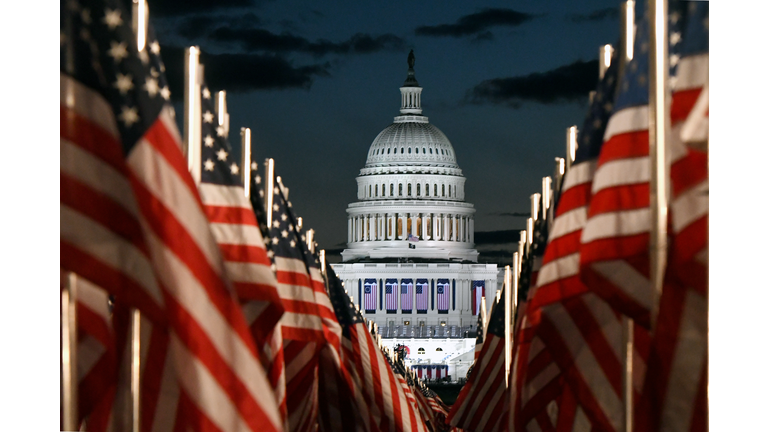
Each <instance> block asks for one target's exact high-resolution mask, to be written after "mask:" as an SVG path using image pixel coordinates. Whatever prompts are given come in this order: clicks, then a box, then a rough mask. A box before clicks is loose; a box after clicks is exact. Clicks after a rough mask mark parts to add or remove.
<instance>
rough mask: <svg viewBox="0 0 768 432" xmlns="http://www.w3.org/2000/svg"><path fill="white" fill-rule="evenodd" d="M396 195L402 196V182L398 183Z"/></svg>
mask: <svg viewBox="0 0 768 432" xmlns="http://www.w3.org/2000/svg"><path fill="white" fill-rule="evenodd" d="M398 195H399V196H403V184H402V183H400V184H399V185H398Z"/></svg>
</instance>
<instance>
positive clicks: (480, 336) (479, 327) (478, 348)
mask: <svg viewBox="0 0 768 432" xmlns="http://www.w3.org/2000/svg"><path fill="white" fill-rule="evenodd" d="M483 332H485V329H484V328H483V316H482V315H480V314H477V337H476V338H475V361H477V358H478V357H479V356H480V351H481V350H482V349H483Z"/></svg>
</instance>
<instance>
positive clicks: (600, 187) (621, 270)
mask: <svg viewBox="0 0 768 432" xmlns="http://www.w3.org/2000/svg"><path fill="white" fill-rule="evenodd" d="M650 173H651V169H650V157H649V152H648V106H647V105H643V106H637V107H629V108H624V109H621V110H619V111H617V112H615V113H614V114H613V115H612V116H611V118H610V119H609V120H608V125H607V126H606V130H605V135H604V137H603V146H602V148H601V150H600V156H599V158H598V161H597V168H596V169H595V174H594V179H593V181H592V196H591V199H590V202H589V210H588V215H587V222H586V224H585V225H584V228H583V231H582V233H581V243H582V244H581V257H580V259H581V278H582V280H584V281H585V283H586V284H587V285H589V288H590V290H592V291H594V292H597V293H598V294H599V295H600V296H601V297H603V298H604V299H606V301H608V302H609V303H610V304H611V305H612V306H613V307H614V308H616V309H617V310H618V311H619V312H621V313H624V314H626V315H628V316H629V317H630V318H632V319H634V320H635V322H637V323H638V324H640V325H642V326H644V327H646V328H649V327H650V310H651V302H652V295H651V284H650V279H649V271H650V270H649V266H650V258H649V255H648V247H649V241H650V227H651V214H650V183H649V181H650Z"/></svg>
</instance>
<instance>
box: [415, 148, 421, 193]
mask: <svg viewBox="0 0 768 432" xmlns="http://www.w3.org/2000/svg"><path fill="white" fill-rule="evenodd" d="M417 150H418V149H417ZM416 196H421V185H420V184H417V185H416Z"/></svg>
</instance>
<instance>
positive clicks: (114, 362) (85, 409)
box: [62, 272, 130, 430]
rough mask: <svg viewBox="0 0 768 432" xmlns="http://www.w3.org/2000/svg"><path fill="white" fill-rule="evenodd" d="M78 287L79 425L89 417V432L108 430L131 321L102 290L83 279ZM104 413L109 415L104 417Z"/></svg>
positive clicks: (122, 308) (125, 310) (124, 311)
mask: <svg viewBox="0 0 768 432" xmlns="http://www.w3.org/2000/svg"><path fill="white" fill-rule="evenodd" d="M62 273H63V274H64V276H65V277H68V274H66V273H64V272H62ZM75 284H76V285H77V286H76V290H77V300H76V309H77V362H78V368H77V372H78V373H77V385H78V393H77V396H78V401H77V407H78V411H79V414H78V423H81V422H82V421H83V420H84V419H85V418H86V417H87V418H88V430H105V429H106V428H107V422H108V417H109V416H108V413H109V412H111V410H112V406H113V402H114V399H115V394H116V391H117V386H118V382H119V369H118V368H119V366H120V359H121V358H122V357H123V356H122V354H123V352H124V351H125V348H126V341H127V336H128V327H129V320H130V318H129V316H128V313H127V312H128V311H127V309H126V308H124V307H118V308H116V307H114V306H112V307H110V300H109V296H108V294H107V293H106V291H104V290H103V289H102V288H100V287H97V286H95V285H93V284H92V283H90V282H88V281H87V280H86V279H83V278H76V282H75ZM105 412H106V413H107V415H103V413H105Z"/></svg>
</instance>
